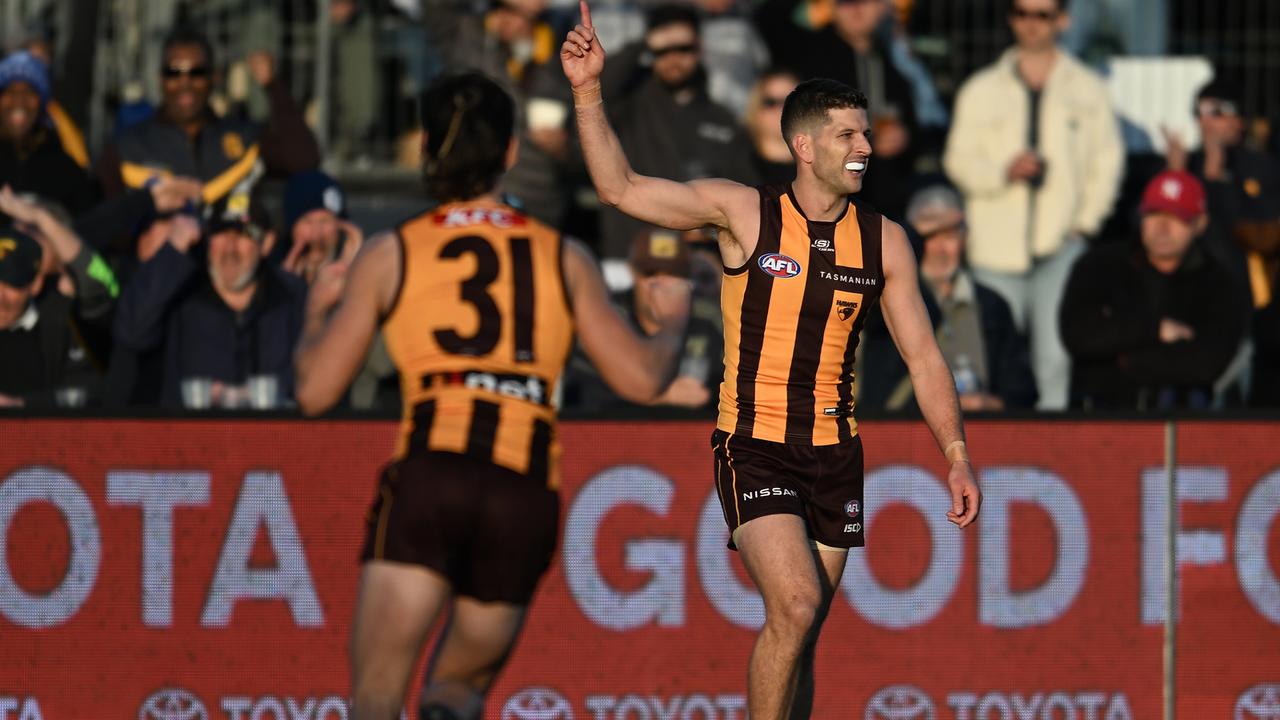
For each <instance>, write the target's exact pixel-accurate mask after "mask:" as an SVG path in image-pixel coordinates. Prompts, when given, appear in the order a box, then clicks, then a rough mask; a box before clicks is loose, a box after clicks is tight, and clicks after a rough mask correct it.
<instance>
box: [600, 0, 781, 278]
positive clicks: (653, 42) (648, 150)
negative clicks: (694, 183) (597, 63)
mask: <svg viewBox="0 0 1280 720" xmlns="http://www.w3.org/2000/svg"><path fill="white" fill-rule="evenodd" d="M698 22H699V21H698V14H697V11H696V10H694V9H693V8H692V7H689V6H686V5H662V6H659V7H656V8H654V9H653V10H652V11H651V12H650V13H649V18H648V31H647V32H646V33H645V37H644V42H643V43H642V44H636V45H631V46H629V47H626V48H623V49H622V50H621V51H619V53H618V54H617V57H616V58H613V59H610V61H609V65H608V66H607V67H606V68H605V72H604V75H603V76H602V77H601V79H600V81H601V84H602V86H603V89H604V94H605V97H607V98H608V99H609V104H608V107H609V108H610V120H611V121H612V123H613V127H615V128H617V131H618V140H619V142H621V143H622V147H623V150H625V151H626V153H627V157H629V158H631V159H632V160H631V162H632V164H633V165H634V166H635V171H636V172H638V173H642V174H645V175H650V176H653V177H661V178H667V179H669V180H677V181H679V182H687V181H689V180H697V179H699V178H706V177H725V178H729V179H730V180H736V181H738V182H743V183H748V184H750V183H753V182H755V180H756V172H755V169H754V168H753V167H752V164H751V143H750V141H749V140H748V139H747V135H746V132H745V131H744V130H743V129H742V127H741V125H739V123H738V119H737V118H736V117H734V115H733V113H732V112H731V111H730V110H729V109H728V108H726V107H724V106H723V105H720V104H718V103H716V102H715V101H714V100H712V99H711V96H710V95H709V94H708V92H707V87H706V84H707V79H706V72H705V71H704V69H703V68H702V65H701V60H700V57H701V52H702V50H701V45H700V36H699V25H698ZM643 229H644V224H643V223H641V222H640V221H639V220H635V219H633V218H630V217H627V216H626V215H623V214H622V213H621V212H618V211H617V210H614V209H612V208H606V209H605V210H604V211H603V212H602V213H601V230H602V236H603V247H602V248H601V254H602V255H605V256H607V257H614V258H621V257H626V256H627V253H628V250H629V249H630V247H631V241H632V239H633V238H634V237H635V236H636V235H637V234H638V233H640V232H641V231H642V230H643Z"/></svg>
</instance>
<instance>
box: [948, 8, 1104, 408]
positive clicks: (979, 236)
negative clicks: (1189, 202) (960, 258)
mask: <svg viewBox="0 0 1280 720" xmlns="http://www.w3.org/2000/svg"><path fill="white" fill-rule="evenodd" d="M1064 2H1065V0H1014V3H1013V5H1012V7H1011V9H1010V11H1009V24H1010V25H1011V26H1012V28H1013V34H1014V36H1015V38H1016V39H1017V44H1016V46H1015V47H1013V48H1011V49H1009V50H1008V51H1007V52H1005V54H1004V55H1003V56H1001V58H1000V59H999V60H997V61H996V62H995V63H994V64H993V65H991V66H989V67H987V68H986V69H984V70H981V71H979V72H978V73H977V74H976V75H974V76H973V77H972V78H970V79H969V80H968V81H966V82H965V84H964V86H963V87H962V88H961V89H960V93H959V95H958V97H957V98H956V106H955V119H954V122H953V123H952V126H951V133H950V135H949V136H948V138H947V148H946V153H945V155H944V158H943V164H944V166H945V168H946V171H947V174H948V175H949V176H950V178H951V180H952V182H954V183H955V184H956V186H957V187H959V188H960V190H961V192H962V193H963V194H964V197H965V204H966V210H967V216H968V221H969V227H970V229H971V230H972V232H971V233H970V242H969V265H970V267H971V268H973V273H974V277H975V278H977V280H978V281H980V282H982V283H983V284H985V285H988V286H990V287H991V288H992V289H994V290H995V291H997V292H999V293H1000V294H1001V295H1003V296H1004V298H1005V299H1006V300H1007V301H1008V302H1009V306H1010V308H1011V309H1012V310H1013V316H1014V319H1015V320H1016V321H1017V322H1018V325H1019V327H1020V328H1024V329H1026V330H1027V332H1028V334H1029V335H1030V339H1031V362H1032V368H1033V369H1034V370H1035V375H1036V386H1037V388H1038V389H1039V391H1040V401H1039V404H1038V407H1040V408H1041V409H1045V410H1056V409H1062V408H1064V407H1065V406H1066V404H1067V386H1068V381H1069V378H1070V376H1071V366H1070V358H1069V356H1068V355H1067V353H1066V350H1065V348H1063V346H1062V341H1061V339H1060V335H1059V332H1058V305H1059V301H1060V299H1061V297H1062V288H1063V285H1064V284H1065V282H1066V279H1067V275H1068V274H1069V273H1070V271H1071V266H1072V264H1073V263H1074V262H1075V261H1076V259H1077V258H1078V257H1079V256H1080V255H1081V254H1082V253H1084V251H1085V239H1086V238H1087V237H1089V236H1092V235H1094V234H1096V233H1097V232H1098V230H1099V229H1100V228H1101V227H1102V223H1103V221H1104V220H1105V219H1106V218H1107V216H1108V215H1109V214H1110V212H1111V207H1112V205H1113V204H1114V202H1115V198H1116V194H1117V191H1118V188H1119V184H1120V178H1121V175H1122V170H1123V167H1124V147H1123V145H1122V144H1121V140H1120V131H1119V127H1118V124H1117V121H1116V117H1115V114H1114V112H1113V111H1112V109H1111V104H1110V101H1109V99H1108V95H1107V90H1106V87H1105V86H1104V85H1103V83H1102V81H1101V80H1100V79H1099V78H1098V76H1097V75H1096V74H1094V73H1093V71H1091V70H1089V69H1088V68H1086V67H1085V66H1084V65H1082V64H1081V63H1080V62H1079V61H1078V60H1076V59H1075V58H1073V57H1071V56H1070V55H1068V54H1067V53H1065V52H1062V51H1061V50H1059V49H1058V47H1057V45H1056V39H1055V38H1056V36H1057V35H1058V34H1059V33H1061V32H1062V31H1063V30H1065V29H1066V27H1067V25H1068V18H1067V15H1066V12H1065V9H1064V8H1063V5H1062V4H1063V3H1064Z"/></svg>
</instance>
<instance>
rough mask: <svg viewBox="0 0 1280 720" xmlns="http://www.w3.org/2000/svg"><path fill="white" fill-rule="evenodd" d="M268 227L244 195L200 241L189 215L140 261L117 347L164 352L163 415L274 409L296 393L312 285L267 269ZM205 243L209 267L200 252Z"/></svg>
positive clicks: (230, 198) (243, 191)
mask: <svg viewBox="0 0 1280 720" xmlns="http://www.w3.org/2000/svg"><path fill="white" fill-rule="evenodd" d="M269 227H270V220H269V218H268V217H266V213H265V211H264V210H263V209H262V206H261V204H260V202H259V200H258V199H257V198H256V197H251V194H250V191H249V190H248V189H247V188H239V189H237V190H234V191H232V193H231V194H229V195H227V196H226V197H225V198H223V200H221V201H219V202H218V203H217V204H215V205H213V206H212V207H211V212H210V213H209V215H208V217H207V227H206V231H205V233H204V234H203V235H202V233H201V228H200V225H199V223H198V222H197V220H196V219H195V218H194V217H191V216H189V215H178V216H175V217H174V218H173V219H172V221H170V226H169V232H168V237H167V239H166V242H165V244H164V245H162V246H161V247H160V248H159V250H158V251H157V252H156V253H155V255H154V257H152V258H151V259H150V260H148V261H146V262H144V263H142V265H141V266H140V267H139V268H138V270H137V272H136V273H135V274H134V276H133V279H132V280H131V282H130V284H129V286H128V287H127V288H126V289H125V291H124V293H123V294H122V296H121V298H120V305H119V307H118V309H117V313H116V321H115V339H116V344H117V347H118V348H119V349H120V350H122V351H124V352H130V353H134V354H135V355H139V356H141V355H144V354H146V353H148V352H150V351H152V350H154V349H157V348H160V349H161V350H162V352H163V369H162V377H161V380H160V382H161V390H160V402H161V404H162V405H164V406H166V407H182V406H185V407H189V408H195V409H198V408H206V407H210V406H217V407H252V408H259V409H265V408H271V407H276V406H277V405H278V404H279V403H280V402H281V401H282V399H284V398H288V397H291V396H292V394H293V363H292V354H293V346H294V343H295V342H296V341H297V338H298V333H299V332H300V330H301V328H302V315H303V303H304V300H305V295H306V289H305V285H304V283H303V282H302V280H300V279H299V278H297V277H295V276H293V275H291V274H289V273H286V272H284V271H283V270H281V269H279V268H277V267H274V266H272V265H271V264H269V263H265V262H263V261H262V260H263V258H265V257H266V255H267V254H268V253H269V252H270V251H271V246H272V244H273V243H274V242H275V234H274V233H272V232H270V231H269V230H268V228H269ZM202 238H203V239H207V241H208V243H207V245H208V247H207V253H205V254H207V258H208V259H207V264H206V267H204V268H202V267H201V260H200V259H199V258H200V257H201V255H200V254H197V253H194V252H193V249H194V248H195V247H196V245H197V244H198V243H199V242H200V240H201V239H202Z"/></svg>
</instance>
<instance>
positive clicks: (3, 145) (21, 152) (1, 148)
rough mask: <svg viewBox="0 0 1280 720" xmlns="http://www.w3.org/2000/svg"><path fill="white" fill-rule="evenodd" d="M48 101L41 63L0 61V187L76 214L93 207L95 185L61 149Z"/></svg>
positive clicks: (23, 56)
mask: <svg viewBox="0 0 1280 720" xmlns="http://www.w3.org/2000/svg"><path fill="white" fill-rule="evenodd" d="M49 101H50V86H49V71H48V69H47V68H46V67H45V65H44V63H42V62H41V61H40V60H38V59H36V57H35V56H33V55H32V54H31V53H29V52H26V51H18V52H15V53H12V54H10V55H9V56H7V57H6V58H5V59H4V60H2V61H0V184H7V185H9V186H11V187H12V188H13V189H14V191H15V192H20V193H34V194H36V195H39V196H40V197H42V198H45V199H46V200H48V201H50V202H55V203H57V204H58V205H61V206H62V207H64V208H66V209H67V210H68V211H69V212H71V213H79V212H82V211H84V210H86V209H88V208H89V206H91V205H92V204H93V200H94V192H93V186H92V184H91V183H90V179H89V176H88V175H87V174H86V173H85V171H84V169H83V168H81V167H80V165H78V164H76V161H75V160H74V159H73V158H72V157H71V156H70V155H68V154H67V152H66V150H64V149H63V146H62V142H61V141H60V140H59V138H58V134H57V132H56V131H55V129H54V125H53V122H52V121H51V120H50V118H49V114H48V106H49Z"/></svg>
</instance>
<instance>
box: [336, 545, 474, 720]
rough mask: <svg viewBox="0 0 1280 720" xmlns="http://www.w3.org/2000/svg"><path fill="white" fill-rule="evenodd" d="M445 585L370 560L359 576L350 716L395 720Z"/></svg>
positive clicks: (430, 575) (425, 574) (420, 570)
mask: <svg viewBox="0 0 1280 720" xmlns="http://www.w3.org/2000/svg"><path fill="white" fill-rule="evenodd" d="M449 592H450V591H449V583H448V582H447V581H446V580H445V579H444V578H443V577H441V576H440V575H439V574H438V573H435V572H433V571H431V570H428V569H426V568H424V567H421V566H418V565H406V564H404V563H396V562H390V561H387V560H372V561H370V562H367V563H365V565H364V569H363V570H362V571H361V575H360V591H359V598H358V600H357V602H356V615H355V622H354V623H353V627H352V633H351V686H352V687H351V702H352V706H351V716H352V718H354V720H397V719H398V718H399V717H400V710H401V708H402V707H403V706H404V694H405V689H406V688H408V686H409V678H410V676H411V675H412V673H413V668H414V666H415V665H416V664H417V661H418V655H419V653H420V651H421V649H422V643H423V641H424V640H425V639H426V636H427V632H428V631H429V630H430V629H431V625H432V623H434V622H435V619H436V616H437V615H439V614H440V608H441V607H443V606H444V603H445V601H447V600H448V599H449Z"/></svg>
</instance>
